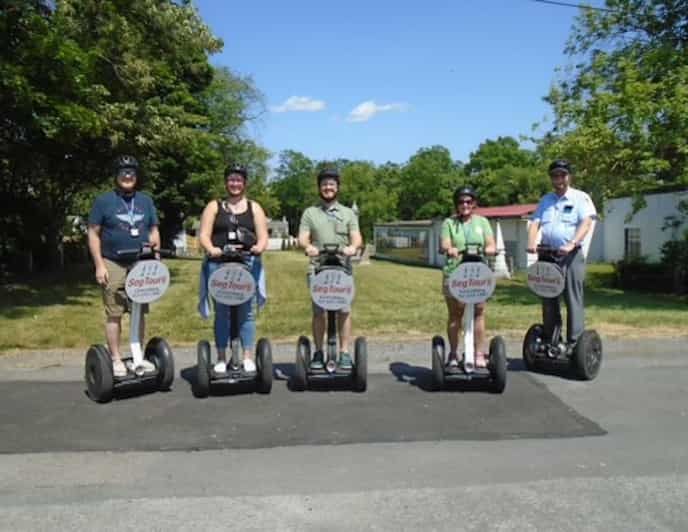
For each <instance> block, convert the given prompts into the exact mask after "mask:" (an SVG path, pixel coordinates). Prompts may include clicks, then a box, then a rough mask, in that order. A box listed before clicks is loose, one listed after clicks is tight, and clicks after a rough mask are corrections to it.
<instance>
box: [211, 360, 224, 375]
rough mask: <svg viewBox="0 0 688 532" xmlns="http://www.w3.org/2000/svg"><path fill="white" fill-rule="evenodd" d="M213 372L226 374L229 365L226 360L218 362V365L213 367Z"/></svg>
mask: <svg viewBox="0 0 688 532" xmlns="http://www.w3.org/2000/svg"><path fill="white" fill-rule="evenodd" d="M213 371H214V372H215V373H226V372H227V363H226V362H225V361H224V360H220V361H218V363H217V364H215V365H214V366H213Z"/></svg>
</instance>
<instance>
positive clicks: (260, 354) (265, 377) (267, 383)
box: [256, 338, 272, 394]
mask: <svg viewBox="0 0 688 532" xmlns="http://www.w3.org/2000/svg"><path fill="white" fill-rule="evenodd" d="M256 363H257V366H258V377H257V384H258V386H257V391H258V393H265V394H267V393H270V392H271V391H272V346H271V345H270V341H269V340H268V339H267V338H261V339H260V340H258V343H257V344H256Z"/></svg>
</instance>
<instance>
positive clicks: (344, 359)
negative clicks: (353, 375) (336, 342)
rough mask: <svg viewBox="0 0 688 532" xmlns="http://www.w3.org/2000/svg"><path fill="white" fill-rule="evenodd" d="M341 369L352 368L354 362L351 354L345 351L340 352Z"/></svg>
mask: <svg viewBox="0 0 688 532" xmlns="http://www.w3.org/2000/svg"><path fill="white" fill-rule="evenodd" d="M338 366H339V367H340V369H351V368H352V367H353V366H354V364H353V362H352V361H351V355H350V354H349V353H347V352H345V351H341V352H340V353H339V364H338Z"/></svg>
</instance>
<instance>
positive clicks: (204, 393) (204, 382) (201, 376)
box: [193, 340, 210, 398]
mask: <svg viewBox="0 0 688 532" xmlns="http://www.w3.org/2000/svg"><path fill="white" fill-rule="evenodd" d="M193 393H194V396H196V397H201V398H202V397H208V395H209V394H210V344H209V343H208V342H207V341H206V340H202V341H200V342H198V348H197V362H196V382H195V384H194V387H193Z"/></svg>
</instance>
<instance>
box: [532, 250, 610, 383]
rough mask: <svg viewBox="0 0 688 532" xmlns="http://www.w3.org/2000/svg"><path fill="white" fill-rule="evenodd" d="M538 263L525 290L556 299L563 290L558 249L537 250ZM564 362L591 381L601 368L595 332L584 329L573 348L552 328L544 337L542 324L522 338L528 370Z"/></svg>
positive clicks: (580, 377)
mask: <svg viewBox="0 0 688 532" xmlns="http://www.w3.org/2000/svg"><path fill="white" fill-rule="evenodd" d="M537 253H538V260H537V262H535V263H534V264H532V265H531V266H530V267H529V268H528V287H529V288H530V289H531V290H532V291H533V292H534V293H535V294H537V295H538V296H540V297H541V298H558V297H559V296H560V295H561V293H562V292H563V291H564V288H565V277H564V272H563V270H562V269H561V267H560V266H559V264H558V261H559V259H560V258H561V256H560V255H559V250H557V249H555V248H551V247H547V246H538V247H537ZM562 361H563V362H565V363H568V365H569V367H570V368H571V369H572V370H573V371H574V373H575V374H576V376H577V377H578V378H579V379H581V380H586V381H589V380H592V379H594V378H595V377H596V376H597V374H598V373H599V371H600V367H601V365H602V340H601V339H600V335H599V334H597V331H595V330H590V329H585V330H584V331H583V334H581V336H580V338H578V341H577V342H576V343H575V345H572V344H570V343H567V342H565V341H564V340H563V338H562V335H561V326H556V327H555V328H554V330H553V331H552V336H551V337H550V338H546V337H545V328H544V325H543V324H542V323H536V324H534V325H532V326H531V327H530V328H529V329H528V332H526V336H525V338H524V339H523V362H524V364H525V366H526V368H527V369H528V370H531V371H536V370H538V369H541V366H542V365H543V364H547V363H557V362H562Z"/></svg>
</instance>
